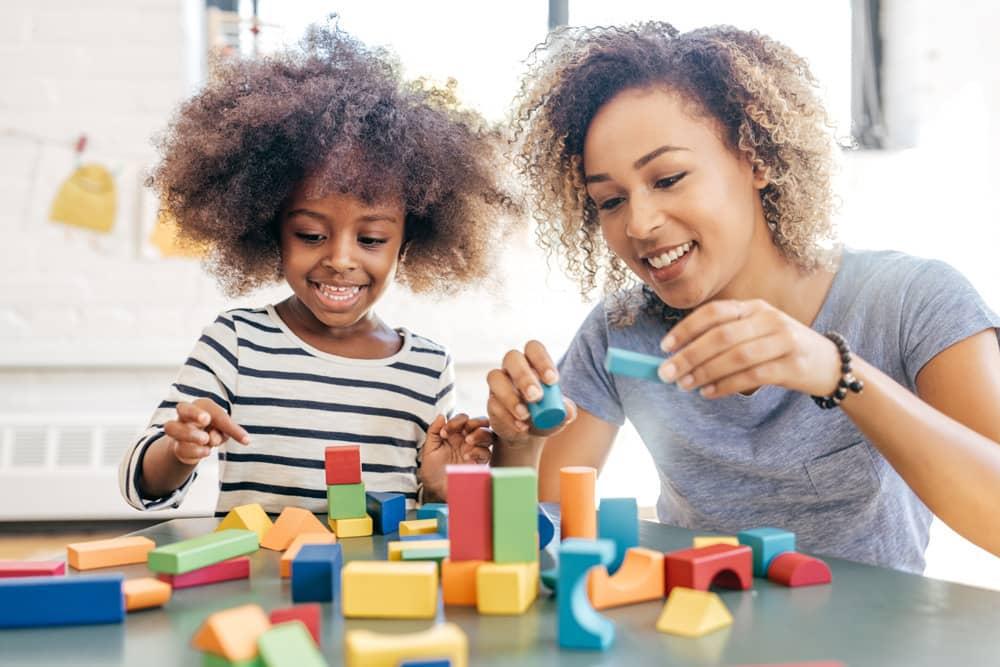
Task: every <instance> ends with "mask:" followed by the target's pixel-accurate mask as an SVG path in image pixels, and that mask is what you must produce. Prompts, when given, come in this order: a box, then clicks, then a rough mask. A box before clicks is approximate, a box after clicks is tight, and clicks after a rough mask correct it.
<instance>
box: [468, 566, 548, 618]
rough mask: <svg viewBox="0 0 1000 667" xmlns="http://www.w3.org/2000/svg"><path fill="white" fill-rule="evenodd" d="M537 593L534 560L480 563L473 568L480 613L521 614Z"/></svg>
mask: <svg viewBox="0 0 1000 667" xmlns="http://www.w3.org/2000/svg"><path fill="white" fill-rule="evenodd" d="M537 597H538V561H537V560H535V561H532V562H530V563H483V564H482V565H480V566H479V569H478V570H476V609H477V611H479V613H480V614H490V615H505V616H516V615H518V614H523V613H524V612H525V611H527V609H528V607H530V606H531V603H532V602H534V601H535V598H537Z"/></svg>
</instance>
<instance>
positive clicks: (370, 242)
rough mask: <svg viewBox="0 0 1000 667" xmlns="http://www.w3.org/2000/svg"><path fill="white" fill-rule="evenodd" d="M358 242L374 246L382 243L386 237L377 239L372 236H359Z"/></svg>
mask: <svg viewBox="0 0 1000 667" xmlns="http://www.w3.org/2000/svg"><path fill="white" fill-rule="evenodd" d="M358 242H359V243H360V244H361V245H364V246H370V247H374V246H380V245H382V244H383V243H385V242H386V239H377V238H375V237H372V236H359V237H358Z"/></svg>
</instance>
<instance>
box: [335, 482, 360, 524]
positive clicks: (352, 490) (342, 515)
mask: <svg viewBox="0 0 1000 667" xmlns="http://www.w3.org/2000/svg"><path fill="white" fill-rule="evenodd" d="M326 505H327V510H328V511H329V518H331V519H357V518H359V517H363V516H364V515H365V513H366V512H367V511H368V503H367V501H366V500H365V483H364V482H358V483H357V484H328V485H327V487H326Z"/></svg>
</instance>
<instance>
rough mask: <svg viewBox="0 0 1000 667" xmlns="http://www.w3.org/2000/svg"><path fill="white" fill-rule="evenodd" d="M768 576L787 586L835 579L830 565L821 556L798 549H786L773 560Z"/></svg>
mask: <svg viewBox="0 0 1000 667" xmlns="http://www.w3.org/2000/svg"><path fill="white" fill-rule="evenodd" d="M767 578H768V579H770V580H771V581H773V582H775V583H778V584H784V585H785V586H792V587H797V586H816V585H819V584H828V583H830V582H831V581H832V580H833V575H832V574H830V567H829V566H828V565H827V564H826V563H824V562H823V561H821V560H820V559H819V558H813V557H812V556H807V555H805V554H800V553H798V552H796V551H786V552H785V553H783V554H779V555H777V556H775V557H774V560H772V561H771V565H770V567H768V568H767Z"/></svg>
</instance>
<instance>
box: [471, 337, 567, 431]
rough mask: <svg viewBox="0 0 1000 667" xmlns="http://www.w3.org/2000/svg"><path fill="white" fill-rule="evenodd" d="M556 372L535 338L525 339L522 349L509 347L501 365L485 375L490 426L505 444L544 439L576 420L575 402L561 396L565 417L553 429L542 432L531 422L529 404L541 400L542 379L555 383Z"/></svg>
mask: <svg viewBox="0 0 1000 667" xmlns="http://www.w3.org/2000/svg"><path fill="white" fill-rule="evenodd" d="M558 381H559V372H558V371H557V370H556V365H555V364H554V363H552V358H551V357H549V353H548V352H547V351H546V350H545V346H544V345H542V344H541V343H539V342H538V341H537V340H532V341H528V343H527V344H526V345H525V346H524V352H523V353H522V352H521V351H519V350H511V351H509V352H508V353H507V354H506V355H504V358H503V368H494V369H493V370H491V371H490V372H489V374H487V376H486V382H487V383H488V384H489V387H490V398H489V400H488V401H487V403H486V409H487V413H488V414H489V418H490V428H492V429H493V431H494V432H495V433H496V434H497V436H499V438H500V440H501V441H502V442H503V443H505V444H526V443H528V442H530V441H531V440H532V439H534V438H540V437H542V438H547V437H549V436H550V435H554V434H556V433H558V432H559V431H561V430H562V429H563V428H565V427H566V425H567V424H569V423H570V422H572V421H573V420H574V419H576V404H574V403H573V401H571V400H569V399H568V398H565V397H564V398H563V403H564V404H565V408H566V419H564V420H563V422H562V423H561V424H559V425H558V426H556V427H555V428H550V429H548V430H545V431H542V430H539V429H537V428H535V427H534V426H533V425H532V424H531V413H529V412H528V405H527V404H528V403H537V402H538V401H540V400H541V399H542V385H541V383H542V382H545V384H555V383H557V382H558Z"/></svg>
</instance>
